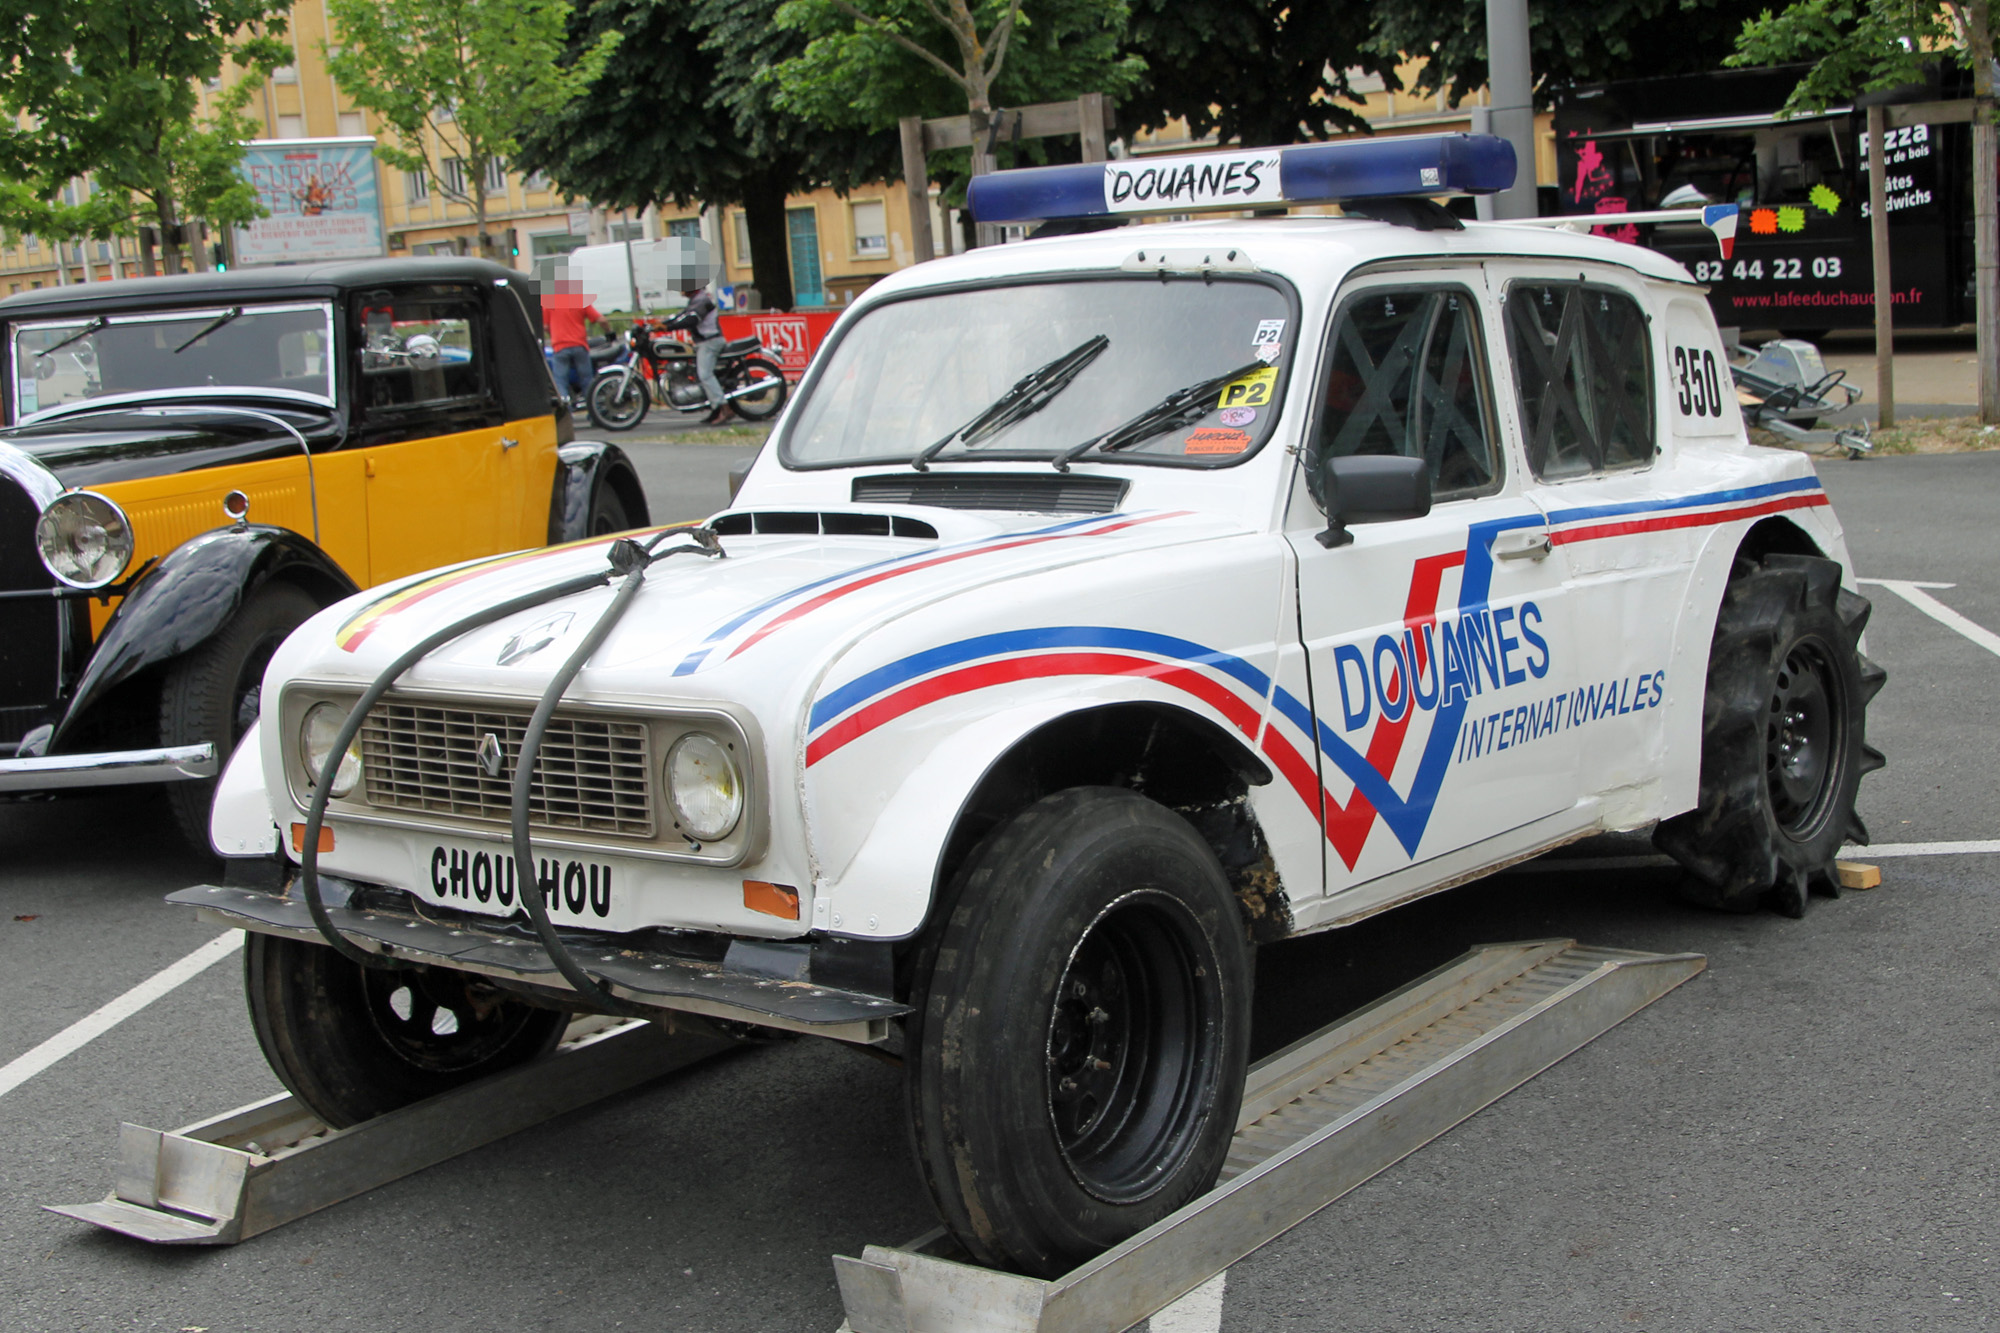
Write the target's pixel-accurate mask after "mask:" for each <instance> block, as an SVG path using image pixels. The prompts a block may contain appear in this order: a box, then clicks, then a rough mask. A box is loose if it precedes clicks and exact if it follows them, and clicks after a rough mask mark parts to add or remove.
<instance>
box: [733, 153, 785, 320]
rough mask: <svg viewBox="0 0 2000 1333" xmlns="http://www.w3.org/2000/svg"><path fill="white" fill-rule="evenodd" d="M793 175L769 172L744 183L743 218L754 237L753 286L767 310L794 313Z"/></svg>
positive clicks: (751, 242) (751, 244)
mask: <svg viewBox="0 0 2000 1333" xmlns="http://www.w3.org/2000/svg"><path fill="white" fill-rule="evenodd" d="M790 179H791V173H789V172H777V171H773V172H769V173H767V174H764V175H761V176H753V177H748V178H746V179H745V180H744V182H743V214H744V222H745V223H746V224H747V225H746V229H747V230H748V231H749V233H750V271H751V282H752V283H753V284H755V286H756V288H757V294H758V296H760V297H761V298H763V302H764V308H765V309H766V310H790V309H791V308H792V304H793V295H792V254H791V246H790V236H789V234H788V230H787V227H786V219H785V185H786V183H787V182H788V181H789V180H790Z"/></svg>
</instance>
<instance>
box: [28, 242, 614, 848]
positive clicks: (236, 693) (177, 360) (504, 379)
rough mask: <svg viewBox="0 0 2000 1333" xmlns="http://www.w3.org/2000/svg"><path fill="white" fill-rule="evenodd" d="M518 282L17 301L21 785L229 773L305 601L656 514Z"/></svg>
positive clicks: (383, 275) (186, 283) (262, 276)
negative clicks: (548, 343) (586, 424)
mask: <svg viewBox="0 0 2000 1333" xmlns="http://www.w3.org/2000/svg"><path fill="white" fill-rule="evenodd" d="M540 325H541V308H540V303H539V301H538V300H537V299H536V296H535V293H534V291H533V290H532V287H531V285H530V284H529V283H528V282H527V281H526V280H525V278H524V276H523V275H522V274H520V273H518V272H516V271H514V270H512V269H508V268H503V267H501V266H500V265H498V264H492V263H488V262H485V261H482V260H472V259H421V260H366V261H357V262H349V263H328V264H318V265H309V266H300V267H291V268H282V269H265V270H250V271H238V272H231V273H220V274H200V275H196V276H191V277H178V278H149V279H137V280H132V281H124V282H109V283H99V284H94V285H90V286H86V287H68V288H54V289H47V290H42V291H36V292H29V293H23V294H21V295H18V296H14V297H10V298H9V299H7V300H5V301H0V339H4V353H5V357H6V363H7V373H6V376H5V380H4V383H0V410H4V418H5V425H4V427H0V797H6V796H20V795H23V794H37V795H38V794H42V793H47V792H51V791H56V790H60V789H64V788H74V787H85V786H98V785H106V784H115V783H149V782H168V783H170V784H171V785H170V786H169V788H168V790H169V793H170V796H171V799H172V801H173V805H174V808H175V812H176V814H177V816H178V817H179V820H180V823H181V826H182V828H183V830H184V831H185V833H186V834H187V836H188V838H189V839H190V840H191V841H192V842H193V843H194V844H195V845H196V846H198V847H201V848H203V849H204V850H206V849H207V848H208V845H209V843H208V831H207V813H208V806H209V802H210V797H211V794H212V789H213V785H214V782H215V775H216V773H217V772H218V771H219V769H220V767H221V763H222V761H223V760H224V759H226V758H227V757H228V755H229V752H230V750H231V749H232V748H233V747H234V745H235V744H236V742H237V740H238V739H239V738H240V737H241V736H242V734H243V733H244V731H245V730H246V729H247V728H248V726H249V724H250V723H251V722H252V721H253V720H254V719H255V718H256V715H257V699H258V685H259V682H260V680H261V678H262V673H263V668H264V664H265V663H266V662H267V661H268V660H269V659H270V656H271V653H272V652H273V650H274V649H275V648H276V646H277V645H278V643H279V642H280V641H282V640H283V638H284V637H285V635H286V634H287V633H289V632H290V631H291V630H292V629H293V628H294V627H295V626H297V625H298V624H299V623H300V622H301V621H303V620H304V619H305V618H306V617H308V616H310V615H311V614H313V612H314V611H316V610H318V609H319V608H321V607H323V606H326V605H328V604H330V603H332V602H334V601H336V600H338V599H340V598H342V597H345V596H347V595H348V594H350V593H353V592H355V591H357V590H358V589H361V588H367V587H372V586H375V585H377V584H382V583H386V582H389V581H391V580H395V579H401V578H404V577H405V576H408V575H411V574H416V573H419V572H421V571H424V570H428V569H432V568H435V567H437V566H439V565H447V564H452V563H455V562H459V561H464V560H468V559H474V558H477V557H481V556H490V555H495V554H498V553H500V552H504V551H512V550H518V549H521V548H523V547H529V546H539V545H542V544H544V543H546V542H557V541H566V540H573V539H576V538H581V537H587V536H593V535H599V534H602V533H606V532H615V531H618V530H621V529H623V528H627V527H634V526H638V525H641V524H644V523H645V522H647V510H646V500H645V495H644V492H643V491H642V489H641V488H640V485H639V480H638V476H637V473H636V472H635V471H634V470H633V468H632V466H631V463H630V461H629V460H627V459H626V457H625V455H624V454H623V453H622V452H621V451H620V450H618V449H617V448H615V447H614V446H611V445H606V444H596V443H580V442H576V441H574V440H573V438H572V431H571V426H570V416H569V411H568V405H567V404H566V402H565V401H564V399H563V398H562V396H561V395H560V394H558V393H556V391H555V388H554V385H553V384H552V383H551V381H550V378H549V373H548V369H547V366H546V363H545V361H544V359H543V356H542V351H541V345H540V338H539V329H540Z"/></svg>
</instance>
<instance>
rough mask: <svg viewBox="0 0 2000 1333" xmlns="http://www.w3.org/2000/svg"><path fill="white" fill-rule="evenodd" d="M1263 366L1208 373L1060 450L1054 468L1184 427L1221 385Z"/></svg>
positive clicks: (1202, 411) (1064, 467)
mask: <svg viewBox="0 0 2000 1333" xmlns="http://www.w3.org/2000/svg"><path fill="white" fill-rule="evenodd" d="M1265 368H1266V363H1265V362H1263V361H1252V362H1249V363H1248V364H1245V365H1241V366H1238V367H1237V368H1236V369H1234V370H1226V371H1224V372H1223V373H1222V374H1220V375H1213V376H1210V377H1209V378H1208V379H1205V380H1199V381H1197V382H1195V383H1193V384H1190V385H1187V386H1186V387H1184V388H1179V389H1175V390H1174V391H1173V392H1172V393H1170V394H1168V395H1167V396H1166V397H1165V398H1162V399H1161V400H1160V401H1159V402H1157V403H1154V404H1153V405H1152V406H1151V407H1149V408H1147V409H1146V410H1145V411H1143V412H1141V413H1140V414H1139V415H1138V416H1136V417H1133V418H1132V419H1131V420H1129V421H1122V422H1120V423H1119V424H1118V425H1116V426H1113V427H1112V428H1111V429H1110V430H1108V431H1105V432H1104V434H1102V435H1099V436H1097V437H1096V438H1094V439H1089V440H1085V441H1084V442H1083V443H1082V444H1079V445H1076V446H1075V447H1074V448H1071V449H1069V450H1067V451H1065V452H1063V453H1060V454H1058V455H1056V457H1055V460H1054V461H1055V465H1056V471H1058V472H1067V471H1069V465H1070V464H1071V463H1073V462H1075V461H1076V460H1077V459H1078V458H1081V457H1082V456H1083V455H1085V454H1087V453H1089V452H1090V451H1091V450H1093V449H1095V450H1097V451H1098V452H1099V453H1106V454H1108V453H1110V452H1112V451H1113V450H1115V449H1124V448H1128V447H1130V446H1131V445H1135V444H1137V443H1139V441H1141V440H1150V439H1152V438H1153V437H1154V436H1155V435H1159V434H1162V433H1163V432H1166V431H1170V430H1173V429H1175V428H1176V427H1179V426H1185V425H1188V424H1190V423H1192V422H1195V421H1198V420H1200V419H1201V418H1202V417H1205V416H1207V415H1208V413H1209V409H1210V403H1209V401H1208V400H1209V397H1210V395H1212V394H1216V393H1219V392H1221V391H1222V388H1223V386H1224V385H1228V384H1234V383H1235V382H1236V381H1237V380H1240V379H1242V378H1243V377H1244V376H1245V375H1249V374H1254V373H1255V372H1257V371H1259V370H1263V369H1265Z"/></svg>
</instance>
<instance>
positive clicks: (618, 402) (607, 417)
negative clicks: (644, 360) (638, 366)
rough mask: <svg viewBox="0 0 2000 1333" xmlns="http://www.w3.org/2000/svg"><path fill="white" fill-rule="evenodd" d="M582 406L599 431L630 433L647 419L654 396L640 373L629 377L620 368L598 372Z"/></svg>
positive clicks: (622, 368)
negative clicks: (624, 431)
mask: <svg viewBox="0 0 2000 1333" xmlns="http://www.w3.org/2000/svg"><path fill="white" fill-rule="evenodd" d="M583 405H584V410H585V411H587V412H589V413H590V419H591V421H592V423H594V424H595V425H596V426H597V427H598V429H600V430H631V429H632V428H633V427H634V426H636V425H638V424H639V423H640V422H642V421H644V420H645V419H646V409H647V408H648V407H651V406H652V394H651V393H650V392H649V391H648V389H647V387H646V377H645V376H644V375H641V374H638V373H637V372H634V373H632V374H630V375H628V374H626V373H625V369H624V367H622V366H618V367H613V368H612V369H610V370H605V371H600V372H599V373H598V376H597V378H596V379H594V380H592V381H591V382H590V392H589V393H588V394H587V395H586V396H585V398H584V400H583Z"/></svg>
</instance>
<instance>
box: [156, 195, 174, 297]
mask: <svg viewBox="0 0 2000 1333" xmlns="http://www.w3.org/2000/svg"><path fill="white" fill-rule="evenodd" d="M153 209H154V211H155V212H157V213H158V214H159V215H160V259H161V261H162V264H163V267H165V269H166V270H167V276H169V277H172V276H173V275H174V274H176V273H179V272H180V271H181V237H180V230H181V219H180V214H179V212H177V211H176V210H175V208H174V201H173V198H172V196H170V195H158V196H155V197H154V199H153Z"/></svg>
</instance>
